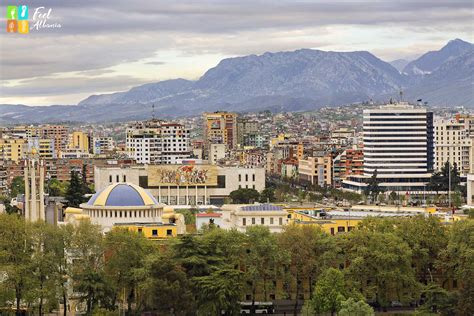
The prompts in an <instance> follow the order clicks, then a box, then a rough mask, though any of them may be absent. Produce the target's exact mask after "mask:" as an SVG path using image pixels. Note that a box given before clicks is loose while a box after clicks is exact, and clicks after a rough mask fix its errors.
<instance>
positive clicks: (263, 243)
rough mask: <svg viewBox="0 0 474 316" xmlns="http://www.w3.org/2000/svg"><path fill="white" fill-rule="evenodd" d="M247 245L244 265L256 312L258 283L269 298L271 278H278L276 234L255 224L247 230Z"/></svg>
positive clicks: (253, 310) (266, 298)
mask: <svg viewBox="0 0 474 316" xmlns="http://www.w3.org/2000/svg"><path fill="white" fill-rule="evenodd" d="M246 237H247V240H246V242H245V244H246V245H247V247H246V248H247V249H246V254H245V257H244V258H245V259H244V267H245V277H246V279H247V284H251V293H252V307H251V313H255V295H256V292H257V287H258V285H261V287H260V288H262V289H263V294H264V299H265V301H266V300H268V296H267V295H268V291H269V288H268V287H269V284H270V282H269V281H270V280H275V279H276V271H277V264H278V246H277V244H276V238H275V235H273V234H272V233H270V230H269V229H268V227H265V226H253V227H249V228H248V229H247V231H246Z"/></svg>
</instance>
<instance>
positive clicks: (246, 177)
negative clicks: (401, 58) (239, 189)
mask: <svg viewBox="0 0 474 316" xmlns="http://www.w3.org/2000/svg"><path fill="white" fill-rule="evenodd" d="M241 181H242V175H241V174H239V182H241ZM245 181H246V182H248V181H249V175H248V173H246V174H245ZM252 181H254V182H255V173H254V174H252Z"/></svg>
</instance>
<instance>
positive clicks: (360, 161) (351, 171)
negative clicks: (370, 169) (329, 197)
mask: <svg viewBox="0 0 474 316" xmlns="http://www.w3.org/2000/svg"><path fill="white" fill-rule="evenodd" d="M363 173H364V152H363V151H362V149H352V148H351V149H346V150H344V151H343V152H342V153H341V154H339V155H338V156H337V157H336V158H334V159H333V185H334V186H335V187H336V188H339V187H341V185H342V181H343V180H345V179H347V178H348V177H349V176H351V175H361V174H363Z"/></svg>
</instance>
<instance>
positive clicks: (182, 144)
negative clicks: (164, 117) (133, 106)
mask: <svg viewBox="0 0 474 316" xmlns="http://www.w3.org/2000/svg"><path fill="white" fill-rule="evenodd" d="M126 150H127V152H128V155H129V157H131V158H133V159H135V160H136V161H137V163H140V164H176V163H177V160H180V159H187V158H190V157H191V146H190V139H189V130H188V129H187V128H186V127H185V126H184V125H182V124H177V123H167V122H165V121H161V120H155V119H154V120H150V121H145V122H137V123H134V124H132V125H130V126H129V127H128V128H127V142H126Z"/></svg>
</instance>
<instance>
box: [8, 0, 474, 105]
mask: <svg viewBox="0 0 474 316" xmlns="http://www.w3.org/2000/svg"><path fill="white" fill-rule="evenodd" d="M8 4H9V5H10V4H11V5H20V4H24V3H23V2H22V3H20V2H18V1H12V3H8ZM26 4H27V5H30V7H31V9H33V8H35V7H36V6H37V4H35V3H26ZM42 5H44V6H45V8H46V9H48V8H50V9H52V11H51V22H52V23H60V24H61V28H54V29H53V28H51V29H42V30H37V31H35V32H33V31H32V32H30V34H27V35H21V34H4V35H5V36H2V37H1V39H0V44H1V47H3V48H4V49H2V50H3V52H2V54H1V57H0V81H1V83H0V85H1V86H0V92H1V97H0V103H12V104H27V105H51V104H76V103H77V102H79V101H80V100H82V99H83V98H85V97H87V96H89V95H91V94H96V93H107V92H117V91H124V90H127V89H129V88H130V87H132V86H137V85H140V84H143V83H148V82H157V81H162V80H166V79H173V78H185V79H191V80H195V79H198V78H199V77H200V76H201V75H203V74H204V72H205V71H206V70H208V69H210V68H212V67H214V66H216V65H217V63H218V62H219V61H220V60H222V59H224V58H228V57H236V56H243V55H249V54H263V53H264V52H267V51H270V52H278V51H292V50H296V49H300V48H312V49H321V50H328V51H355V50H367V51H370V52H371V53H373V54H375V55H376V56H377V57H379V58H381V59H383V60H384V61H392V60H395V59H399V58H406V59H414V58H415V57H417V56H418V55H420V54H423V53H425V52H426V51H429V50H436V49H439V48H440V47H441V46H442V45H444V44H445V43H446V42H447V41H449V40H452V39H454V38H461V39H463V40H466V41H470V42H472V41H473V32H472V23H470V21H471V20H472V15H473V14H472V4H471V3H470V2H468V1H456V2H448V1H441V2H436V3H432V2H427V1H418V2H415V3H412V2H405V1H402V2H397V3H392V2H389V1H380V2H377V3H372V2H360V1H342V2H337V3H329V2H327V1H316V2H315V1H300V2H298V3H293V2H286V1H284V2H279V3H278V4H275V3H270V2H268V1H259V2H250V1H244V2H242V1H239V2H234V1H228V2H223V1H211V2H205V3H199V4H198V3H195V2H180V3H179V4H177V3H173V4H171V3H154V5H151V4H150V3H147V2H133V3H128V2H125V1H115V2H114V5H113V6H111V5H110V3H109V2H107V1H94V2H93V1H82V2H81V3H80V4H79V3H64V2H61V1H45V2H44V3H43V4H42ZM347 12H351V15H350V16H348V15H347V14H342V13H347ZM420 12H423V14H420ZM31 14H33V10H31V12H30V15H31ZM2 18H3V19H5V17H4V14H2ZM203 21H205V22H206V23H202V22H203ZM7 35H8V36H7ZM7 48H8V49H7Z"/></svg>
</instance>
